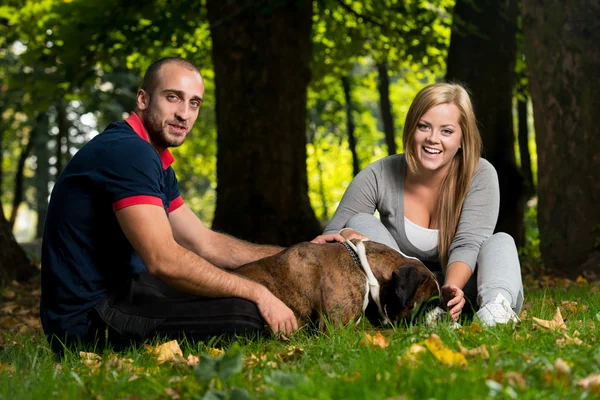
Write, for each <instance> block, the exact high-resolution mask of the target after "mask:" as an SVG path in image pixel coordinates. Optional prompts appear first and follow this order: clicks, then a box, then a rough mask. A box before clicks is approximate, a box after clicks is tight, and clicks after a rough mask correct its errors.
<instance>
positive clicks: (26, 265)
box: [0, 207, 37, 285]
mask: <svg viewBox="0 0 600 400" xmlns="http://www.w3.org/2000/svg"><path fill="white" fill-rule="evenodd" d="M0 249H2V251H0V285H2V284H3V283H6V282H8V281H11V280H13V279H14V280H18V281H20V280H25V279H29V278H31V277H33V276H34V275H36V274H37V269H36V268H35V267H34V266H32V265H31V263H30V262H29V260H28V259H27V256H26V255H25V252H24V251H23V249H22V248H21V247H20V246H19V244H18V243H17V241H16V240H15V237H14V236H13V234H12V232H11V230H10V227H9V226H8V221H6V217H5V216H4V212H3V211H2V207H0Z"/></svg>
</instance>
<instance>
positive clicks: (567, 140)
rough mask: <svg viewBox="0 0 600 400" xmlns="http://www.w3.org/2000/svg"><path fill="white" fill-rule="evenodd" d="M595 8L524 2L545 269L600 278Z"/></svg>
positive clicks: (556, 0) (598, 11) (590, 3)
mask: <svg viewBox="0 0 600 400" xmlns="http://www.w3.org/2000/svg"><path fill="white" fill-rule="evenodd" d="M599 17H600V3H598V1H596V0H579V1H575V0H568V1H565V0H535V1H533V0H524V1H523V31H524V35H525V36H524V38H525V40H524V43H525V54H526V56H527V67H528V72H529V87H530V93H531V98H532V101H533V111H534V115H535V131H536V141H537V149H538V195H539V203H538V224H539V228H540V249H541V252H542V258H543V260H544V264H545V265H546V266H547V267H548V268H551V269H553V270H554V271H556V272H559V273H562V274H564V275H570V276H576V275H577V274H579V273H580V272H582V271H583V270H584V269H589V270H593V271H595V273H599V272H600V246H599V243H600V207H599V205H600V174H599V173H598V171H600V151H599V150H598V149H599V148H600V135H599V134H598V121H597V117H596V116H597V114H598V105H599V104H600V80H599V79H598V71H600V47H599V46H598V43H600V26H599V25H598V20H599Z"/></svg>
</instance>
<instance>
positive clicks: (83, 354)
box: [79, 351, 102, 360]
mask: <svg viewBox="0 0 600 400" xmlns="http://www.w3.org/2000/svg"><path fill="white" fill-rule="evenodd" d="M79 358H81V359H82V360H102V357H100V356H99V355H98V354H96V353H86V352H84V351H80V352H79Z"/></svg>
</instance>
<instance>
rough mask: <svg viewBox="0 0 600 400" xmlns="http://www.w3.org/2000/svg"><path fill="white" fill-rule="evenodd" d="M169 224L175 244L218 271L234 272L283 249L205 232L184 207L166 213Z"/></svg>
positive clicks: (190, 211)
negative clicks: (217, 268)
mask: <svg viewBox="0 0 600 400" xmlns="http://www.w3.org/2000/svg"><path fill="white" fill-rule="evenodd" d="M169 222H170V223H171V229H172V230H173V236H174V237H175V240H176V241H177V243H179V244H180V245H181V246H183V247H185V248H186V249H188V250H190V251H193V252H194V253H196V254H198V255H199V256H201V257H202V258H204V259H206V260H208V261H209V262H211V263H212V264H214V265H218V266H219V267H221V268H228V269H235V268H237V267H239V266H240V265H244V264H247V263H249V262H252V261H256V260H259V259H261V258H264V257H267V256H270V255H273V254H276V253H279V252H280V251H281V250H283V249H282V248H281V247H277V246H268V245H256V244H253V243H248V242H245V241H243V240H239V239H236V238H234V237H231V236H229V235H225V234H223V233H218V232H215V231H213V230H211V229H208V228H207V227H206V226H205V225H204V224H203V223H202V221H200V219H199V218H198V217H197V216H196V214H194V212H193V211H192V210H190V209H189V208H188V207H187V206H186V205H185V204H184V205H182V206H181V207H179V208H178V209H177V210H175V211H173V212H172V213H171V214H169Z"/></svg>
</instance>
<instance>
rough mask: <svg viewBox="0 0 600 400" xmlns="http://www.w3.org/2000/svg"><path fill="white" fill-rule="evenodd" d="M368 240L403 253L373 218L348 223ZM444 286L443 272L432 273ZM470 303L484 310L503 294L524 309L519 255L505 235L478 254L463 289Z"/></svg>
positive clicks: (491, 240) (356, 218) (515, 307)
mask: <svg viewBox="0 0 600 400" xmlns="http://www.w3.org/2000/svg"><path fill="white" fill-rule="evenodd" d="M346 228H352V229H355V230H356V231H358V232H360V233H361V234H363V235H365V236H368V237H369V238H370V239H371V240H372V241H374V242H378V243H383V244H385V245H387V246H388V247H391V248H392V249H394V250H400V249H399V247H398V244H397V243H396V240H395V239H394V238H393V236H392V235H391V234H390V232H389V231H388V230H387V229H386V227H385V226H384V225H383V224H382V223H381V222H380V221H379V220H378V219H377V218H375V217H374V216H373V215H369V214H364V213H361V214H357V215H355V216H354V217H352V218H350V220H349V221H348V223H346ZM433 272H434V273H436V275H437V276H438V279H439V280H441V282H440V283H442V284H443V275H442V272H441V268H440V270H438V271H433ZM463 291H464V292H465V297H466V298H467V299H476V302H477V305H478V306H481V305H483V304H486V303H487V302H488V301H490V300H492V299H493V298H494V297H496V295H497V294H498V293H502V295H503V296H504V297H506V299H507V300H509V301H510V302H511V307H512V309H513V310H514V311H515V312H516V313H517V314H518V313H519V312H520V311H521V307H523V281H522V278H521V264H520V263H519V254H518V252H517V246H516V245H515V241H514V240H513V238H512V237H511V236H510V235H508V234H506V233H502V232H499V233H496V234H494V235H492V236H491V237H489V238H488V239H487V240H486V241H485V242H483V245H482V246H481V250H480V251H479V257H478V258H477V266H476V268H475V272H474V273H473V275H471V278H470V279H469V281H468V282H467V284H466V285H465V287H464V288H463Z"/></svg>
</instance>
